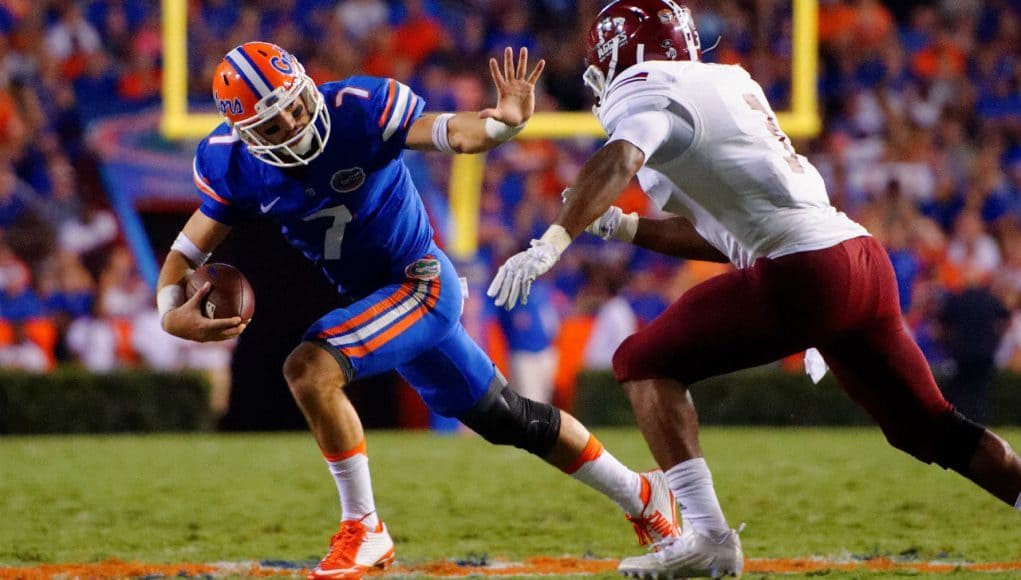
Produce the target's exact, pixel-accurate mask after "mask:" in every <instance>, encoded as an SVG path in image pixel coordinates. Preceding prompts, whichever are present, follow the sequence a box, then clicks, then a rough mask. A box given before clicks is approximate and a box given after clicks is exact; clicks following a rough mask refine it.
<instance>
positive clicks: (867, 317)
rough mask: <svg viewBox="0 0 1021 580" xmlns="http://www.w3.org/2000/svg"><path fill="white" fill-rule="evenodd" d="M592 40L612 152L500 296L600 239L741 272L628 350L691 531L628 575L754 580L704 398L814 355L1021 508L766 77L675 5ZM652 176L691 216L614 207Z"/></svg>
mask: <svg viewBox="0 0 1021 580" xmlns="http://www.w3.org/2000/svg"><path fill="white" fill-rule="evenodd" d="M588 41H589V44H588V64H589V67H588V70H587V71H586V73H585V82H586V84H588V85H589V86H590V87H592V88H593V90H594V91H595V93H596V96H597V99H598V104H597V107H596V115H597V116H598V117H599V120H600V122H601V123H602V125H603V127H604V128H605V129H606V132H607V134H608V135H609V136H610V138H609V141H608V142H607V144H606V145H605V146H604V147H603V148H602V149H600V150H599V151H598V152H597V153H596V154H595V155H594V156H593V157H592V158H591V159H590V160H589V161H588V162H587V163H586V164H585V166H584V167H583V168H582V170H581V173H580V174H579V176H578V178H577V180H576V181H575V184H574V187H573V188H572V191H570V192H569V193H568V194H567V195H566V196H565V199H566V201H565V204H564V207H563V208H562V210H561V212H560V214H559V216H558V217H557V219H556V221H555V223H554V224H553V225H551V226H550V228H549V229H548V230H547V231H546V233H545V234H544V235H543V236H542V238H541V239H538V240H533V241H532V244H531V247H530V248H529V249H528V250H526V251H523V252H521V253H519V254H517V255H515V256H513V257H511V258H510V259H509V260H508V261H507V262H506V263H505V264H504V265H503V267H501V268H500V271H499V272H498V273H497V275H496V278H495V279H494V280H493V283H492V285H491V286H490V288H489V295H490V296H491V297H495V298H496V304H497V305H499V306H505V307H506V308H513V307H514V305H515V304H516V303H517V301H518V300H519V299H520V300H522V301H524V300H526V299H527V297H528V292H529V288H530V285H531V281H532V280H534V279H535V278H536V277H537V276H539V275H541V274H543V273H545V272H547V271H548V270H549V269H550V268H552V267H553V265H554V264H555V263H556V261H557V260H558V259H559V257H560V254H561V253H562V252H563V251H564V250H565V249H566V248H567V246H568V245H569V244H570V242H571V240H572V239H573V238H574V237H575V236H577V235H579V234H580V233H581V232H582V230H586V231H589V232H591V233H594V234H597V235H600V236H602V237H603V238H606V239H609V238H614V239H619V240H625V241H629V242H632V243H634V244H636V245H639V246H642V247H645V248H649V249H652V250H656V251H660V252H663V253H667V254H671V255H675V256H679V257H683V258H689V259H703V260H713V261H720V262H726V261H729V262H731V263H733V264H734V265H735V266H737V268H738V269H737V270H736V271H733V272H730V273H728V274H723V275H720V276H717V277H715V278H712V279H710V280H708V281H706V282H704V283H703V284H700V285H698V286H696V287H694V288H692V289H691V290H689V291H688V292H686V293H685V294H684V295H683V296H682V297H681V298H680V299H679V300H678V301H677V302H675V303H674V304H672V305H671V306H670V307H669V308H668V309H667V310H666V311H665V312H664V313H663V314H662V315H661V316H660V317H658V318H657V319H656V320H654V321H653V322H652V323H651V324H650V325H648V326H647V327H646V328H644V329H642V330H641V331H639V332H638V333H636V334H634V335H632V336H631V337H630V338H628V339H627V340H626V341H625V342H624V343H623V344H622V345H621V346H620V348H619V349H618V350H617V351H616V353H615V354H614V371H615V373H616V375H617V379H618V380H619V381H620V382H621V383H623V384H624V387H625V389H626V391H627V393H628V396H629V398H630V400H631V403H632V406H633V407H634V411H635V417H636V419H637V421H638V425H639V427H640V428H641V430H642V433H643V435H644V436H645V439H646V441H647V442H648V444H649V448H650V450H651V451H652V454H653V456H654V457H655V458H656V461H657V462H658V463H659V465H660V467H662V468H663V469H664V470H665V471H666V475H667V479H668V481H669V482H670V487H671V490H672V491H673V493H674V495H675V496H676V498H677V501H678V503H679V504H680V507H681V516H682V518H683V520H684V524H685V525H684V530H683V533H682V535H681V537H680V538H669V539H667V540H665V541H663V542H661V543H660V544H659V545H657V546H655V550H654V551H653V552H652V553H650V554H647V555H645V556H640V557H635V558H627V559H625V560H624V561H623V562H621V565H620V570H621V571H622V572H624V573H625V574H629V575H636V576H652V577H668V578H669V577H675V576H712V577H718V576H723V575H738V574H740V572H741V569H742V567H743V554H742V550H741V543H740V540H739V538H738V533H737V531H736V530H732V529H730V527H729V526H728V524H727V522H726V519H725V518H724V516H723V513H722V510H721V509H720V506H719V502H718V501H717V499H716V495H715V492H714V490H713V484H712V476H711V474H710V472H709V469H708V467H707V466H706V463H705V460H704V459H703V457H702V452H701V449H700V447H699V441H698V417H697V413H696V411H695V408H694V405H693V404H692V401H691V399H690V397H689V396H688V391H687V389H688V387H689V386H690V385H691V384H692V383H695V382H697V381H699V380H701V379H704V378H706V377H710V376H715V375H719V374H724V373H728V372H731V371H735V370H738V369H742V368H748V367H751V366H756V365H760V364H765V363H768V362H772V361H775V360H777V359H780V358H783V357H785V356H787V355H790V354H794V353H797V352H800V351H803V350H805V349H806V348H809V347H816V348H818V350H819V352H821V354H822V356H823V358H824V359H825V361H826V363H827V364H828V365H829V367H830V368H831V369H832V370H833V372H834V374H835V376H836V377H837V379H838V381H839V382H840V385H841V387H842V388H843V389H844V391H845V392H847V394H848V395H849V396H850V397H851V398H852V399H853V400H854V401H855V402H857V403H858V404H860V405H861V406H862V407H863V408H865V410H866V411H868V412H869V414H870V415H871V416H872V417H873V418H874V419H875V420H876V422H877V423H878V424H879V425H880V427H881V428H882V430H883V432H884V434H885V435H886V437H887V439H888V440H889V441H890V443H891V444H892V445H894V446H895V447H897V448H898V449H901V450H903V451H906V452H908V453H910V454H911V455H913V456H915V457H916V458H918V459H920V460H921V461H924V462H926V463H937V464H938V465H940V466H942V467H943V468H946V469H953V470H955V471H957V472H959V473H961V474H962V475H964V476H965V477H967V478H969V479H971V480H972V481H973V482H975V483H976V484H978V485H979V486H981V487H982V488H984V489H986V490H987V491H989V492H990V493H992V494H993V495H995V496H996V497H998V498H999V499H1001V500H1003V501H1004V502H1006V503H1008V504H1010V505H1013V506H1015V508H1018V509H1021V458H1019V457H1018V456H1017V455H1016V454H1015V453H1014V452H1013V451H1012V450H1011V449H1010V446H1009V445H1008V444H1007V443H1006V442H1005V441H1004V440H1003V439H1001V438H1000V437H998V436H996V435H995V434H993V433H992V432H990V431H989V430H987V429H985V428H984V427H983V426H981V425H978V424H976V423H974V422H972V421H970V420H968V419H966V418H965V417H963V416H961V415H960V414H959V413H958V412H956V411H955V410H954V408H953V406H952V405H950V404H949V403H948V402H947V401H946V400H945V399H944V398H943V396H942V394H941V393H940V391H939V388H938V387H937V386H936V383H935V381H934V380H933V377H932V374H931V372H930V371H929V367H928V364H927V363H926V361H925V358H924V357H923V356H922V353H921V351H920V350H919V349H918V347H917V345H916V344H915V343H914V342H913V340H912V339H911V337H910V336H909V335H908V334H907V333H906V332H905V330H904V328H903V324H902V320H901V312H900V307H899V304H898V301H897V283H896V280H895V278H894V275H893V269H892V266H891V265H890V261H889V259H888V258H887V256H886V252H885V250H884V249H883V248H882V246H880V245H879V244H878V243H877V242H876V241H875V240H874V239H873V238H872V237H871V236H870V235H869V234H868V232H867V231H866V230H865V229H864V228H863V227H862V226H860V225H859V224H857V223H855V222H854V221H852V220H851V219H849V218H848V217H847V216H845V215H844V214H842V213H840V212H838V211H836V209H834V208H833V207H832V206H831V205H830V203H829V199H828V196H827V194H826V188H825V185H824V183H823V180H822V178H821V177H820V176H819V173H818V171H816V169H815V168H814V167H813V166H812V164H811V163H809V161H808V160H807V159H805V157H803V156H801V155H798V154H797V152H796V151H795V150H794V147H793V146H792V145H791V143H790V140H789V139H788V138H787V136H786V135H785V134H784V133H783V131H782V130H781V129H780V127H779V126H778V125H777V122H776V117H775V114H774V113H773V110H772V109H771V108H770V106H769V103H768V102H767V101H766V97H765V95H764V94H763V91H762V88H761V87H760V86H759V85H758V83H756V82H755V81H754V80H752V79H751V77H750V76H749V75H748V73H747V72H745V71H744V69H742V68H740V67H738V66H723V65H715V64H707V63H702V62H700V61H699V59H700V45H699V39H698V34H697V32H696V30H695V26H694V23H693V22H692V20H691V14H690V12H689V10H688V9H687V8H686V7H684V6H681V5H678V4H677V3H676V2H674V1H672V0H621V1H618V2H614V3H612V4H610V5H608V6H607V7H606V8H604V9H603V11H602V12H600V14H599V16H598V17H597V19H596V22H595V23H594V24H593V26H592V27H591V29H590V32H589V39H588ZM636 176H637V178H638V180H639V182H640V184H641V186H642V188H643V189H644V190H645V192H646V193H647V194H648V195H649V196H650V197H651V198H652V199H653V200H655V202H656V203H657V204H658V205H659V206H660V207H661V208H664V209H665V210H667V211H668V212H671V213H674V214H677V216H676V217H671V218H668V219H662V220H653V219H646V218H639V217H638V216H637V215H635V214H630V215H625V214H623V213H622V211H621V210H620V209H619V208H617V207H615V206H612V205H611V204H612V203H613V201H614V200H615V199H616V198H617V197H618V196H619V194H620V192H621V191H622V190H623V189H624V188H625V187H626V186H627V184H628V183H629V182H630V181H631V179H633V178H634V177H636Z"/></svg>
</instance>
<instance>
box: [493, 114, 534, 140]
mask: <svg viewBox="0 0 1021 580" xmlns="http://www.w3.org/2000/svg"><path fill="white" fill-rule="evenodd" d="M524 128H525V124H524V123H522V124H520V125H518V126H517V127H511V126H510V125H508V124H506V123H504V122H503V121H497V120H496V119H494V118H492V117H490V118H488V119H486V136H487V137H489V138H490V139H492V140H493V141H500V142H501V143H502V142H504V141H507V140H510V139H511V138H513V137H514V136H515V135H517V134H518V133H520V132H521V130H522V129H524Z"/></svg>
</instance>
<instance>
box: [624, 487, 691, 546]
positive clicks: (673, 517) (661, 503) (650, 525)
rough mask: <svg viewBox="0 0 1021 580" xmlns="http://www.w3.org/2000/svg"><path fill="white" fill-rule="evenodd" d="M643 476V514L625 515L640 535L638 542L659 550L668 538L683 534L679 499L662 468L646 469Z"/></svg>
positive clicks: (669, 539)
mask: <svg viewBox="0 0 1021 580" xmlns="http://www.w3.org/2000/svg"><path fill="white" fill-rule="evenodd" d="M640 475H641V477H642V491H641V493H642V513H641V514H639V515H638V516H631V515H628V516H625V517H626V518H627V519H628V521H630V522H631V525H632V526H633V527H634V529H635V533H636V534H638V545H640V546H649V547H650V549H652V550H653V551H656V550H658V549H659V547H660V546H661V545H663V544H664V543H665V542H667V541H671V540H673V539H674V538H679V537H680V536H681V526H680V518H679V517H678V516H677V502H676V501H674V494H673V492H671V491H670V486H669V485H668V484H667V480H666V474H664V473H663V472H662V471H660V470H658V469H657V470H655V471H646V472H645V473H642V474H640Z"/></svg>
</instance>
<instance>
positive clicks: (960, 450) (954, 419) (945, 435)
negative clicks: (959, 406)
mask: <svg viewBox="0 0 1021 580" xmlns="http://www.w3.org/2000/svg"><path fill="white" fill-rule="evenodd" d="M985 430H986V428H985V427H983V426H982V425H979V424H978V423H976V422H974V421H972V420H971V419H968V418H967V417H965V416H964V415H962V414H960V413H958V412H957V411H954V412H953V413H949V414H947V415H945V416H944V417H943V420H942V421H941V422H940V428H939V429H938V430H937V435H936V448H935V457H934V458H933V459H934V460H935V462H936V464H937V465H939V466H940V467H942V468H943V469H953V470H954V471H956V472H958V473H961V474H964V475H967V473H968V465H969V464H970V463H971V458H972V456H973V455H975V449H976V448H978V442H979V439H981V437H982V434H983V433H985Z"/></svg>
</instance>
